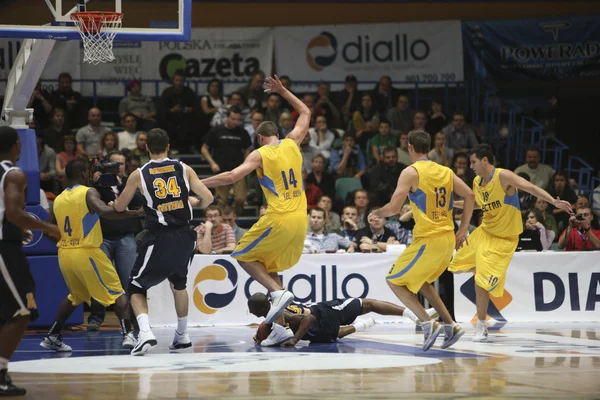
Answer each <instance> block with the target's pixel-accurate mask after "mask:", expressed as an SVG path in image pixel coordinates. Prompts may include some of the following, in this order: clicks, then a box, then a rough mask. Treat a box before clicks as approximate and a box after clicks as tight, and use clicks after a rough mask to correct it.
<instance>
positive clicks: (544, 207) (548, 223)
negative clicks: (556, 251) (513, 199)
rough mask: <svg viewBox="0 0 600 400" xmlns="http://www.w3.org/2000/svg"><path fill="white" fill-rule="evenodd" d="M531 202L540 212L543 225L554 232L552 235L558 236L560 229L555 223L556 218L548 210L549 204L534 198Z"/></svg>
mask: <svg viewBox="0 0 600 400" xmlns="http://www.w3.org/2000/svg"><path fill="white" fill-rule="evenodd" d="M533 204H534V207H535V209H536V210H538V211H539V212H540V213H541V214H542V220H543V221H544V226H545V227H546V228H547V229H550V230H551V231H552V232H554V237H555V238H556V237H558V234H559V232H560V230H559V229H558V224H557V223H556V219H555V218H554V215H552V213H551V212H549V211H548V207H549V204H548V203H547V202H546V201H545V200H543V199H538V198H534V200H533Z"/></svg>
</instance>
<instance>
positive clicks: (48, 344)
mask: <svg viewBox="0 0 600 400" xmlns="http://www.w3.org/2000/svg"><path fill="white" fill-rule="evenodd" d="M40 346H42V347H43V348H45V349H48V350H54V351H56V352H59V353H66V352H69V351H73V349H72V348H71V346H69V345H67V344H65V343H64V342H63V340H62V336H61V335H48V336H46V337H45V338H44V339H43V340H42V342H41V343H40Z"/></svg>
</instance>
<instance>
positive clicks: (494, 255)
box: [448, 227, 519, 297]
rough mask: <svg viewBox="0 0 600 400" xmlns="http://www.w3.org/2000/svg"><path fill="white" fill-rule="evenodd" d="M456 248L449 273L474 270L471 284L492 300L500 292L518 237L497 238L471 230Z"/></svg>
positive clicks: (502, 291)
mask: <svg viewBox="0 0 600 400" xmlns="http://www.w3.org/2000/svg"><path fill="white" fill-rule="evenodd" d="M467 240H468V241H469V244H467V243H465V244H463V246H462V247H461V248H460V249H458V251H457V252H456V255H455V256H454V259H453V260H452V262H451V263H450V266H449V267H448V270H449V271H450V272H467V271H470V270H471V269H473V268H475V284H476V285H477V286H479V287H481V288H483V289H485V290H487V291H488V292H490V295H492V296H494V297H500V296H502V294H503V293H504V282H505V281H506V270H507V269H508V265H509V264H510V260H512V256H513V254H514V253H515V250H516V249H517V244H518V243H519V237H518V236H511V237H506V238H502V237H498V236H493V235H490V234H489V233H487V232H486V231H484V230H483V229H482V228H481V227H479V228H477V229H475V230H474V231H473V233H472V234H471V235H470V236H469V237H468V238H467Z"/></svg>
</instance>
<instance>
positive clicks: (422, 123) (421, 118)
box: [411, 111, 427, 132]
mask: <svg viewBox="0 0 600 400" xmlns="http://www.w3.org/2000/svg"><path fill="white" fill-rule="evenodd" d="M426 125H427V117H425V113H424V112H422V111H417V112H415V115H414V116H413V127H412V129H411V130H413V131H423V132H427V131H426Z"/></svg>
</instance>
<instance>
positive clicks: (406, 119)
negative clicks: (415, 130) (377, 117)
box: [387, 95, 415, 132]
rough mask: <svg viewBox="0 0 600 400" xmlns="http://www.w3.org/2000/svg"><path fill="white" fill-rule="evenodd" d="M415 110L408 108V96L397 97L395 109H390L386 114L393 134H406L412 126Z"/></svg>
mask: <svg viewBox="0 0 600 400" xmlns="http://www.w3.org/2000/svg"><path fill="white" fill-rule="evenodd" d="M414 117H415V110H413V109H412V108H410V103H409V100H408V96H405V95H401V96H399V97H398V101H397V102H396V107H395V108H391V109H390V110H389V111H388V112H387V119H388V120H389V121H390V123H391V124H392V129H393V130H394V132H408V131H410V128H412V126H413V119H414Z"/></svg>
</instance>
